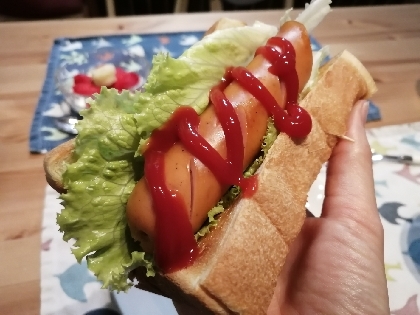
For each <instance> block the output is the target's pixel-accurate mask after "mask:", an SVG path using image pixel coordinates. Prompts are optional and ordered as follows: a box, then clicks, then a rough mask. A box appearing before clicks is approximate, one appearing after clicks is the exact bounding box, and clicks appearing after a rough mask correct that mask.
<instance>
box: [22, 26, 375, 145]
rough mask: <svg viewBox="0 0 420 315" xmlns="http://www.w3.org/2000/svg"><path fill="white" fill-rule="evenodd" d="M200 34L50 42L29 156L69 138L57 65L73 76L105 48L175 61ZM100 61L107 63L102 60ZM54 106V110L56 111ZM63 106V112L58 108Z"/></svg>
mask: <svg viewBox="0 0 420 315" xmlns="http://www.w3.org/2000/svg"><path fill="white" fill-rule="evenodd" d="M202 35H203V32H189V33H171V34H151V35H136V34H131V35H114V36H103V37H86V38H61V39H57V40H55V41H54V45H53V47H52V50H51V53H50V58H49V61H48V67H47V73H46V78H45V82H44V86H43V88H42V92H41V95H40V99H39V101H38V105H37V108H36V111H35V115H34V118H33V121H32V128H31V135H30V151H31V152H33V153H45V152H48V151H49V150H51V149H53V148H55V147H56V146H57V145H59V144H61V143H63V142H65V141H67V140H69V139H70V138H71V137H72V136H71V135H69V134H66V133H63V132H61V131H59V130H58V129H57V128H56V125H55V120H56V118H59V117H63V116H66V115H68V114H69V111H66V107H68V106H66V104H65V102H64V101H63V96H62V95H61V93H60V91H59V90H58V89H57V87H56V86H55V82H54V76H55V73H56V70H57V69H58V66H59V65H60V63H63V62H65V63H66V64H68V65H72V66H73V69H72V70H71V73H73V74H74V75H76V74H77V73H79V72H81V71H84V70H86V69H89V67H91V66H92V64H94V63H95V62H97V60H94V58H92V55H93V54H90V53H91V52H93V51H98V50H103V51H105V52H106V51H107V48H112V49H118V50H121V51H123V52H124V53H127V54H129V55H130V56H138V57H145V58H146V59H147V60H148V61H149V62H150V61H151V60H152V58H153V55H154V54H156V53H159V52H164V53H168V54H170V55H171V56H172V57H174V58H176V57H178V56H179V55H181V54H182V53H183V52H184V50H185V49H187V48H188V47H189V46H191V45H193V44H194V43H196V42H197V41H198V40H199V38H201V37H202ZM311 47H312V49H313V50H319V49H320V47H321V46H320V45H319V43H318V42H317V41H316V40H315V39H313V38H311ZM103 58H105V59H106V58H112V56H110V54H109V53H104V55H103ZM105 59H104V61H107V60H105ZM120 66H121V67H122V68H124V69H125V70H126V71H134V72H136V71H138V70H139V69H140V68H139V67H140V65H138V64H136V63H125V64H120ZM57 107H58V108H57ZM59 107H63V108H64V109H60V108H59ZM368 119H369V120H378V119H380V112H379V109H378V108H377V107H376V106H375V105H373V104H371V105H370V107H369V113H368Z"/></svg>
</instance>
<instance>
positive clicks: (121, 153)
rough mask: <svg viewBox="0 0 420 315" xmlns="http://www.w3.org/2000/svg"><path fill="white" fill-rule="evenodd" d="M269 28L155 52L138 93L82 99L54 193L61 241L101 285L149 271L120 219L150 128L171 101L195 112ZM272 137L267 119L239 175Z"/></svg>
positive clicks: (168, 111)
mask: <svg viewBox="0 0 420 315" xmlns="http://www.w3.org/2000/svg"><path fill="white" fill-rule="evenodd" d="M276 32H277V28H275V27H271V26H267V25H264V24H262V23H256V24H255V25H254V26H245V27H238V28H234V29H227V30H223V31H216V32H215V33H213V34H211V35H209V36H207V37H206V38H205V39H203V40H202V41H201V42H199V43H198V44H197V45H195V46H193V47H192V48H190V49H189V50H187V51H186V52H185V53H184V54H183V55H182V56H181V57H180V58H178V59H173V58H171V57H170V56H168V55H166V54H160V55H157V56H156V57H155V58H154V60H153V69H152V71H151V74H150V76H149V78H148V81H147V84H146V85H145V87H144V92H142V93H134V94H131V93H129V92H126V91H125V92H122V93H117V92H116V91H115V90H107V89H102V90H101V93H100V94H99V95H96V96H95V99H94V100H91V101H90V108H89V109H87V110H85V111H84V112H83V113H82V115H83V117H84V119H83V120H82V121H81V122H80V123H79V124H78V127H77V128H78V132H79V134H78V137H77V138H76V147H75V151H74V160H75V162H74V163H72V164H70V165H69V166H68V167H67V171H66V172H65V174H64V176H63V180H64V185H65V188H66V189H67V193H66V194H63V195H61V198H62V200H63V205H64V207H65V208H64V209H63V211H62V212H61V213H60V214H59V215H58V218H57V222H58V224H59V225H60V229H61V231H62V232H63V233H64V235H63V238H64V240H66V241H69V240H72V239H73V240H74V248H73V253H74V255H75V256H76V258H77V259H78V261H81V260H82V259H83V258H84V257H86V259H87V262H88V267H89V269H90V270H92V271H93V272H94V273H95V275H96V276H97V277H98V279H99V280H100V281H101V282H102V283H103V286H104V287H107V288H111V289H115V290H126V289H128V288H129V287H130V286H131V285H132V283H131V282H130V281H129V280H128V274H129V272H130V271H131V270H133V269H135V268H137V267H140V266H144V267H145V268H146V274H147V275H148V276H152V275H154V263H153V257H152V256H151V255H150V254H146V253H145V252H144V251H143V250H142V249H141V247H140V246H139V244H138V243H137V242H135V241H134V239H133V238H132V237H131V235H130V231H129V228H128V225H127V219H126V217H125V206H126V203H127V200H128V198H129V196H130V194H131V192H132V190H133V188H134V186H135V182H136V180H138V179H139V178H141V177H142V176H143V175H144V174H143V172H144V170H143V165H144V157H143V156H142V155H141V154H140V152H142V149H143V148H144V145H145V144H146V143H147V141H148V139H149V138H150V136H151V134H152V132H153V130H155V129H156V128H159V127H160V126H162V125H163V124H164V123H166V122H167V121H168V120H169V118H170V117H171V115H172V113H173V112H175V110H176V109H177V108H178V107H179V106H181V105H179V104H183V105H187V106H190V107H192V108H193V109H194V110H195V112H196V113H197V114H200V113H201V112H202V111H203V110H204V109H205V107H206V106H207V105H208V102H209V91H210V89H211V88H212V87H213V86H215V85H216V84H217V83H218V82H219V81H220V79H221V78H222V76H223V75H224V72H225V69H226V68H227V67H231V66H235V67H237V66H243V65H246V64H247V63H248V62H249V60H250V59H251V58H252V57H253V55H254V53H255V51H256V49H257V48H258V47H260V46H262V45H264V44H265V42H266V41H267V40H268V38H270V37H272V36H273V35H275V33H276ZM233 39H235V40H233ZM237 39H239V41H238V40H237ZM226 54H227V55H226ZM313 70H314V73H316V72H317V69H313ZM276 136H277V131H276V128H274V125H273V122H272V121H271V122H270V123H269V126H268V129H267V134H266V136H265V138H264V142H263V152H264V153H263V154H262V155H261V156H259V157H258V158H257V159H256V161H255V162H254V163H253V164H252V165H251V166H250V167H249V168H248V170H247V171H246V172H245V177H247V176H249V175H251V174H252V173H254V172H255V171H256V170H257V169H258V166H259V165H260V164H261V163H262V160H263V158H264V155H265V154H266V152H267V151H268V149H269V147H270V146H271V144H272V143H273V141H274V139H275V138H276ZM139 147H140V148H141V149H140V150H139ZM238 193H239V190H238V187H233V188H231V189H230V190H229V192H228V193H226V194H225V196H224V197H223V198H222V200H221V201H220V202H219V204H218V205H217V206H216V207H214V208H213V209H212V210H210V212H209V220H208V221H209V222H208V224H207V225H205V226H203V228H201V229H200V230H199V232H197V234H196V235H195V237H196V239H198V238H199V237H201V236H203V235H204V234H205V233H206V232H208V231H209V230H210V228H211V226H214V225H215V222H216V219H215V216H216V215H217V214H218V213H220V212H222V211H223V209H225V208H227V207H228V206H229V205H230V204H231V203H232V200H234V198H235V197H236V196H237V195H238ZM222 208H223V209H222Z"/></svg>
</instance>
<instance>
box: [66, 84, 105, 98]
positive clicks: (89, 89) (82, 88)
mask: <svg viewBox="0 0 420 315" xmlns="http://www.w3.org/2000/svg"><path fill="white" fill-rule="evenodd" d="M100 90H101V87H100V86H96V85H94V84H93V83H91V82H89V83H78V84H75V85H74V86H73V92H74V93H76V94H80V95H84V96H91V95H92V94H94V93H99V92H100Z"/></svg>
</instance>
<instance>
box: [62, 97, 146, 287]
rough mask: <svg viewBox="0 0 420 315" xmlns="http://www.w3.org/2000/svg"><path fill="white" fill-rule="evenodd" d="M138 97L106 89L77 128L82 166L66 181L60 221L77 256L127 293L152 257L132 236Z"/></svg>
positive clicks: (106, 282)
mask: <svg viewBox="0 0 420 315" xmlns="http://www.w3.org/2000/svg"><path fill="white" fill-rule="evenodd" d="M137 99H138V96H136V95H132V94H129V93H128V92H124V93H122V94H118V93H117V91H116V90H106V89H102V91H101V94H100V95H98V96H97V98H96V100H95V101H91V102H90V105H91V108H90V109H88V110H85V111H84V112H83V113H82V114H83V116H84V119H83V120H82V121H80V122H79V123H78V124H77V130H78V133H79V134H78V136H77V138H76V148H75V152H74V155H75V159H76V162H75V163H72V164H70V165H68V167H67V170H66V172H65V174H64V176H63V180H64V185H65V187H66V188H67V193H66V194H62V195H61V199H62V200H63V205H64V209H63V210H62V212H61V213H60V214H59V215H58V217H57V223H58V224H59V226H60V230H61V231H62V232H63V233H64V235H63V239H64V240H65V241H69V240H71V239H73V240H74V241H75V242H74V245H73V247H74V248H73V250H72V251H73V254H74V255H75V257H76V258H77V260H78V261H79V262H80V261H81V260H82V259H83V257H86V260H87V263H88V267H89V269H90V270H92V271H93V272H94V274H95V275H96V276H97V278H98V279H99V280H100V281H101V282H102V283H103V286H104V287H106V288H108V287H109V288H113V289H116V290H127V289H128V288H129V286H130V285H131V284H130V283H128V281H127V279H128V273H129V272H130V271H131V270H132V269H134V268H136V267H138V266H144V267H146V272H147V274H149V275H153V274H154V271H153V266H152V260H151V257H148V256H147V255H146V254H145V253H144V252H142V250H141V248H140V247H139V245H138V244H137V243H135V242H134V241H133V239H132V238H131V236H130V235H129V230H128V227H127V222H126V218H125V204H126V202H127V200H128V197H129V196H130V194H131V191H132V190H133V188H134V185H135V181H134V169H133V163H134V153H135V151H136V149H137V147H138V143H139V139H140V137H139V135H138V134H137V132H136V129H137V126H136V121H135V119H134V117H133V110H134V108H133V106H132V104H133V103H135V102H136V100H137Z"/></svg>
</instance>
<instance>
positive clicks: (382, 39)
mask: <svg viewBox="0 0 420 315" xmlns="http://www.w3.org/2000/svg"><path fill="white" fill-rule="evenodd" d="M226 14H229V16H230V17H234V18H239V19H242V20H244V21H246V22H252V21H253V20H254V19H255V17H258V19H259V20H261V21H264V22H267V23H273V24H275V23H276V22H277V21H278V18H279V15H280V13H279V11H258V12H252V11H251V12H236V13H232V12H230V13H223V12H217V13H207V14H206V13H204V14H203V13H200V14H179V15H157V16H143V17H126V18H110V19H85V20H65V21H43V22H6V23H0V266H1V268H0V314H39V310H40V302H39V294H40V283H39V277H40V265H39V259H40V233H41V220H42V208H43V201H44V194H45V185H46V184H45V180H44V174H43V170H42V159H43V157H42V155H32V154H30V153H29V144H28V141H29V130H30V124H31V119H32V115H33V112H34V110H35V106H36V103H37V100H38V97H39V92H40V89H41V86H42V83H43V80H44V76H45V70H46V62H47V60H48V55H49V51H50V49H51V45H52V43H53V40H54V39H55V38H57V37H63V36H71V37H76V36H89V35H107V34H127V33H143V34H144V33H159V32H177V31H190V30H205V29H207V28H208V27H209V26H210V25H211V24H212V23H213V22H214V21H216V20H217V19H218V18H220V17H221V16H224V15H226ZM419 16H420V5H402V6H384V7H379V6H378V7H368V8H367V7H364V8H339V9H335V10H334V11H333V12H332V13H331V15H330V16H328V17H327V18H326V21H325V22H323V23H322V24H321V25H320V26H319V27H318V28H317V29H316V31H315V32H314V35H315V37H316V38H317V39H318V40H319V41H320V42H321V43H322V44H323V45H329V46H330V48H331V51H332V52H333V53H337V52H339V51H341V50H342V49H344V48H345V49H348V50H350V51H351V52H352V53H354V54H355V55H356V56H357V57H358V58H360V60H361V61H362V62H363V63H364V64H365V65H366V66H367V68H368V69H369V70H370V72H371V73H372V75H373V77H374V78H375V80H376V82H377V84H378V88H379V91H378V93H377V94H376V95H375V96H374V98H373V100H374V101H375V102H376V103H377V104H378V105H379V107H380V108H381V111H382V116H383V119H382V121H380V122H375V123H370V124H369V125H368V126H372V127H373V126H381V125H389V124H399V123H405V122H412V121H419V120H420V97H419V95H418V94H417V92H416V85H417V84H418V83H417V82H418V81H419V80H420V19H419Z"/></svg>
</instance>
